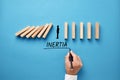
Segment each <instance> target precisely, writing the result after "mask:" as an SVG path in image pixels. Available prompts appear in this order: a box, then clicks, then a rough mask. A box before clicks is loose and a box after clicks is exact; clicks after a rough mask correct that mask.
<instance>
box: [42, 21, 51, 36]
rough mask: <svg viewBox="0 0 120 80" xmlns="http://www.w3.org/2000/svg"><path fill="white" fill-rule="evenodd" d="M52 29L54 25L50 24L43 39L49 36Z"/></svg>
mask: <svg viewBox="0 0 120 80" xmlns="http://www.w3.org/2000/svg"><path fill="white" fill-rule="evenodd" d="M51 28H52V23H50V24H49V26H48V28H47V29H46V31H45V33H44V35H43V36H42V37H43V38H46V36H47V35H48V33H49V31H50V29H51Z"/></svg>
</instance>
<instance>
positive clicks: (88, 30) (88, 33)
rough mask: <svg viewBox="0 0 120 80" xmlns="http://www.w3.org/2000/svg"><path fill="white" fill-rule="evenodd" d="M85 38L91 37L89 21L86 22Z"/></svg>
mask: <svg viewBox="0 0 120 80" xmlns="http://www.w3.org/2000/svg"><path fill="white" fill-rule="evenodd" d="M87 38H88V39H91V23H90V22H88V23H87Z"/></svg>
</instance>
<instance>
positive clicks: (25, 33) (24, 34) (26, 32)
mask: <svg viewBox="0 0 120 80" xmlns="http://www.w3.org/2000/svg"><path fill="white" fill-rule="evenodd" d="M34 28H35V27H34V26H33V27H31V28H29V29H28V30H27V31H25V32H24V33H22V34H21V35H20V36H21V37H24V36H26V35H27V34H28V33H29V32H31V31H32V30H33V29H34Z"/></svg>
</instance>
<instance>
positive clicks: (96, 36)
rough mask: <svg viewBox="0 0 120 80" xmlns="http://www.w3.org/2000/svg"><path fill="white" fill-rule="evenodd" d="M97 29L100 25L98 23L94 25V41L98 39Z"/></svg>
mask: <svg viewBox="0 0 120 80" xmlns="http://www.w3.org/2000/svg"><path fill="white" fill-rule="evenodd" d="M99 28H100V25H99V23H98V22H96V24H95V39H99V33H100V32H99Z"/></svg>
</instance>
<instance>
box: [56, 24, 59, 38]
mask: <svg viewBox="0 0 120 80" xmlns="http://www.w3.org/2000/svg"><path fill="white" fill-rule="evenodd" d="M59 30H60V28H59V25H57V30H56V33H57V37H56V39H59Z"/></svg>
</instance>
